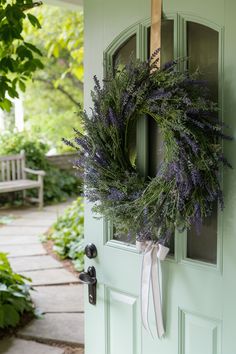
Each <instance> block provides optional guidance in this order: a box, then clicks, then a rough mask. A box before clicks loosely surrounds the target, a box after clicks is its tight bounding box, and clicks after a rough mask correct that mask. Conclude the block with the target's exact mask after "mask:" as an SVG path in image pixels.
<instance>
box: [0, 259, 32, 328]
mask: <svg viewBox="0 0 236 354" xmlns="http://www.w3.org/2000/svg"><path fill="white" fill-rule="evenodd" d="M26 281H28V282H29V281H30V279H28V278H26V277H24V276H22V275H19V274H16V273H14V272H13V270H12V268H11V266H10V263H9V261H8V259H7V256H6V254H5V253H0V329H9V328H12V327H16V326H17V325H18V324H19V323H20V321H21V318H22V316H23V315H24V314H28V315H29V316H32V317H33V316H34V313H35V308H34V305H33V303H32V301H31V298H30V290H31V289H32V288H31V286H30V285H28V284H26Z"/></svg>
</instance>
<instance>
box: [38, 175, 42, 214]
mask: <svg viewBox="0 0 236 354" xmlns="http://www.w3.org/2000/svg"><path fill="white" fill-rule="evenodd" d="M39 177H41V176H39ZM40 179H41V186H40V187H39V209H40V210H42V209H43V179H42V177H41V178H40Z"/></svg>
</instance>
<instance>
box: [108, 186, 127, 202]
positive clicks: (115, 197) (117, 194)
mask: <svg viewBox="0 0 236 354" xmlns="http://www.w3.org/2000/svg"><path fill="white" fill-rule="evenodd" d="M107 198H108V200H111V201H114V202H119V201H121V200H123V199H124V198H125V194H124V192H121V191H120V190H119V189H117V188H114V187H112V188H111V189H110V190H109V195H108V197H107Z"/></svg>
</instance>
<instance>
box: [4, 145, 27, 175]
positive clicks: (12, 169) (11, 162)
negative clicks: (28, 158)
mask: <svg viewBox="0 0 236 354" xmlns="http://www.w3.org/2000/svg"><path fill="white" fill-rule="evenodd" d="M24 168H25V153H24V151H22V152H21V153H20V154H19V155H9V156H0V181H1V182H7V181H15V180H19V179H25V172H24Z"/></svg>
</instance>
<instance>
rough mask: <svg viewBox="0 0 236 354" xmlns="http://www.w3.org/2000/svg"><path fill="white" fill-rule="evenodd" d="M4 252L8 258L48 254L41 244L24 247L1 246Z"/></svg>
mask: <svg viewBox="0 0 236 354" xmlns="http://www.w3.org/2000/svg"><path fill="white" fill-rule="evenodd" d="M0 248H1V251H2V252H6V253H8V257H9V258H10V257H22V256H35V255H40V254H42V255H43V254H46V253H47V252H46V250H45V249H44V248H43V246H42V245H41V244H40V243H39V244H34V243H33V244H28V245H24V247H22V246H21V245H1V246H0Z"/></svg>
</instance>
